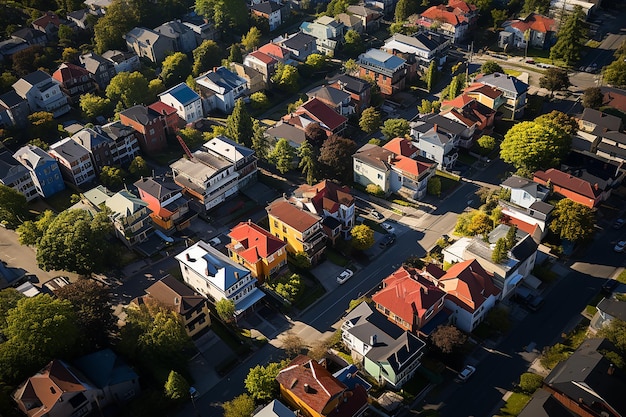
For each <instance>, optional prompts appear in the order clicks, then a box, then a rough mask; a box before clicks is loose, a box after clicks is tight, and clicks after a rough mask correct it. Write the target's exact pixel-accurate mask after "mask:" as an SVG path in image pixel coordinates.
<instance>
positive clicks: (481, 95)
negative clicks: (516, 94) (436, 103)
mask: <svg viewBox="0 0 626 417" xmlns="http://www.w3.org/2000/svg"><path fill="white" fill-rule="evenodd" d="M464 95H467V96H469V97H470V98H473V99H475V100H476V101H478V102H479V103H480V104H483V105H485V106H487V107H488V108H490V109H491V110H496V111H497V110H498V109H499V108H500V106H502V105H503V104H504V103H505V102H506V98H505V97H504V93H503V92H502V91H500V90H498V89H497V88H495V87H491V86H489V85H485V84H481V83H474V84H472V85H470V86H469V87H467V88H466V89H465V93H464ZM444 103H445V102H444ZM441 107H442V108H443V103H442V105H441Z"/></svg>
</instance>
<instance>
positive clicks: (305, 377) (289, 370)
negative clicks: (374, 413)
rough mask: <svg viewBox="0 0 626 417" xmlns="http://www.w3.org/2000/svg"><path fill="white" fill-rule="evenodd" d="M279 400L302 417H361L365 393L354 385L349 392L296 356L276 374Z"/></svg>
mask: <svg viewBox="0 0 626 417" xmlns="http://www.w3.org/2000/svg"><path fill="white" fill-rule="evenodd" d="M276 380H277V381H278V384H279V385H280V394H281V397H282V398H283V399H284V400H285V402H286V403H287V404H289V405H290V406H292V407H294V408H296V409H298V410H300V412H301V413H302V414H303V415H305V416H310V417H329V416H332V415H338V416H342V417H357V416H361V415H362V414H363V412H364V411H365V410H366V409H367V408H368V402H367V391H366V390H365V388H364V387H363V386H362V385H360V384H357V385H356V386H355V387H354V388H353V389H348V387H347V386H346V385H345V384H343V383H342V382H339V381H338V380H337V378H335V377H334V376H333V375H331V373H330V372H328V370H327V369H326V368H324V367H323V366H322V365H320V364H318V363H317V362H315V361H314V360H312V359H310V358H308V357H306V356H303V355H299V356H298V357H296V358H295V359H294V360H292V361H291V363H289V365H287V367H286V368H284V369H282V370H281V371H280V372H278V375H277V376H276Z"/></svg>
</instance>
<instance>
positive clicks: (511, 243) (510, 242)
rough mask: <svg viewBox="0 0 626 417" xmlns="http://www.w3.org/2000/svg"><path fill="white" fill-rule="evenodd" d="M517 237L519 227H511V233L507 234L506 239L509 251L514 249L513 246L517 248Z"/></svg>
mask: <svg viewBox="0 0 626 417" xmlns="http://www.w3.org/2000/svg"><path fill="white" fill-rule="evenodd" d="M516 237H517V226H515V225H513V226H509V231H508V232H506V237H505V240H506V248H507V250H511V249H513V246H515V240H516Z"/></svg>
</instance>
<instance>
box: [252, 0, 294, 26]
mask: <svg viewBox="0 0 626 417" xmlns="http://www.w3.org/2000/svg"><path fill="white" fill-rule="evenodd" d="M250 12H251V13H252V14H253V15H255V16H259V17H262V18H264V19H267V21H268V25H269V29H270V32H273V31H274V30H276V29H277V28H278V27H279V26H280V25H281V24H282V23H283V22H284V21H285V19H287V17H288V16H289V9H288V7H286V6H285V5H283V4H281V3H280V2H276V1H273V0H270V1H262V2H254V3H253V4H252V6H250Z"/></svg>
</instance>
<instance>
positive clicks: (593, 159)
mask: <svg viewBox="0 0 626 417" xmlns="http://www.w3.org/2000/svg"><path fill="white" fill-rule="evenodd" d="M600 144H601V143H600ZM561 171H564V172H568V173H570V174H572V175H575V176H576V177H579V178H582V179H584V180H586V181H587V182H589V183H591V184H594V185H595V184H596V183H597V184H598V187H599V188H604V189H605V190H607V195H608V192H610V191H611V190H612V189H614V188H618V187H619V186H620V184H621V183H622V181H623V180H624V178H625V177H626V172H624V170H623V169H622V162H621V161H615V160H612V159H607V158H603V157H601V156H599V155H597V154H595V155H594V154H590V153H587V152H579V151H577V150H575V149H572V151H571V152H569V153H568V154H567V156H565V158H563V159H562V160H561Z"/></svg>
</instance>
